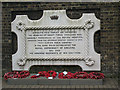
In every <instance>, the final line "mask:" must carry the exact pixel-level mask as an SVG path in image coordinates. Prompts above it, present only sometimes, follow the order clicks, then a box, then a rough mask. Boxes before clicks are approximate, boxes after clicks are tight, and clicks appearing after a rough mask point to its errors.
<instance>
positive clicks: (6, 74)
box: [4, 71, 30, 80]
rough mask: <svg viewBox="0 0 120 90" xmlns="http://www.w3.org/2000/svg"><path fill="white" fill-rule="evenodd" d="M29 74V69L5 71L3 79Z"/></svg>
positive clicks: (24, 76) (22, 76) (23, 76)
mask: <svg viewBox="0 0 120 90" xmlns="http://www.w3.org/2000/svg"><path fill="white" fill-rule="evenodd" d="M29 75H30V73H29V71H21V72H17V71H14V72H8V73H5V75H4V79H5V80H7V79H8V78H26V77H28V76H29Z"/></svg>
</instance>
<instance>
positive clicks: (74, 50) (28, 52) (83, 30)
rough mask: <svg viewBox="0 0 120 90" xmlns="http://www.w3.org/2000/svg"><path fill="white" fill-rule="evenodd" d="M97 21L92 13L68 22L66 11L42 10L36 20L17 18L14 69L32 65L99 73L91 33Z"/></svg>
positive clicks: (25, 17)
mask: <svg viewBox="0 0 120 90" xmlns="http://www.w3.org/2000/svg"><path fill="white" fill-rule="evenodd" d="M98 30H100V20H98V19H97V18H96V17H95V14H94V13H83V15H82V17H81V18H80V19H76V20H75V19H74V20H72V19H69V18H68V17H67V16H66V11H65V10H45V11H44V13H43V16H42V18H41V19H39V20H30V19H29V18H28V17H27V15H17V16H16V18H15V20H14V21H13V22H12V32H14V33H16V35H17V40H18V41H17V43H18V50H17V52H16V53H15V54H13V55H12V69H13V70H29V68H30V67H31V66H32V65H79V66H80V67H81V68H82V69H83V70H84V71H100V54H97V53H96V52H95V51H94V33H95V32H96V31H98Z"/></svg>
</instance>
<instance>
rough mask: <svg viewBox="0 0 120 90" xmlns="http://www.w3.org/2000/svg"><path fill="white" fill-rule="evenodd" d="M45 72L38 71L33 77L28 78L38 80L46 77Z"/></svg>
mask: <svg viewBox="0 0 120 90" xmlns="http://www.w3.org/2000/svg"><path fill="white" fill-rule="evenodd" d="M46 74H47V72H46V71H40V72H38V74H37V75H33V76H31V77H30V78H39V77H46Z"/></svg>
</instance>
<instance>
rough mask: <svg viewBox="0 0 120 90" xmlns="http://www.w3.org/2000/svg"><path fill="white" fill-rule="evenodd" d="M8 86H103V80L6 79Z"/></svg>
mask: <svg viewBox="0 0 120 90" xmlns="http://www.w3.org/2000/svg"><path fill="white" fill-rule="evenodd" d="M6 82H7V84H9V85H103V79H99V80H96V79H52V80H48V79H41V78H39V79H30V78H26V79H8V80H7V81H6Z"/></svg>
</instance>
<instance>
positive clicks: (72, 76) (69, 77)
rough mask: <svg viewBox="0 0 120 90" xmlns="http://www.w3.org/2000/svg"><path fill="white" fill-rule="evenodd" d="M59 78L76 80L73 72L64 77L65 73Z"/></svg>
mask: <svg viewBox="0 0 120 90" xmlns="http://www.w3.org/2000/svg"><path fill="white" fill-rule="evenodd" d="M58 78H59V79H71V78H74V74H73V73H71V72H68V73H67V74H66V75H64V73H63V72H62V73H60V74H59V75H58Z"/></svg>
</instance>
